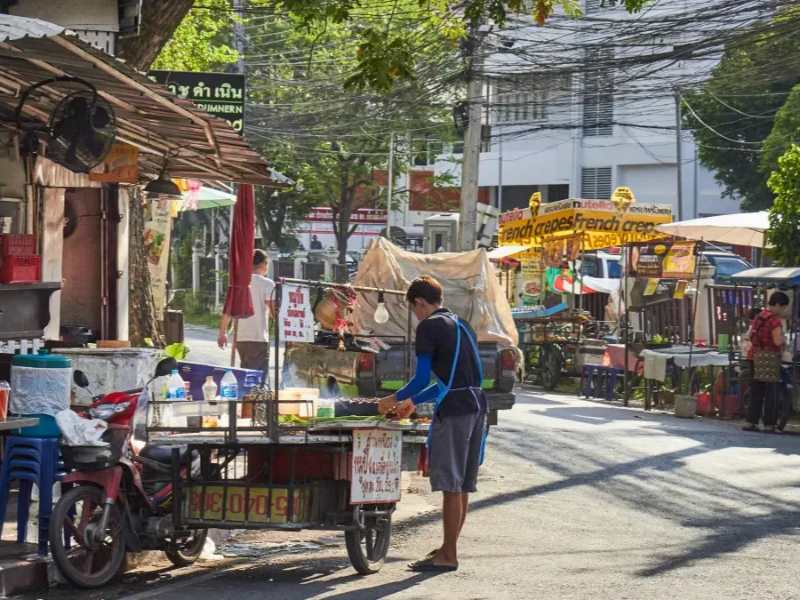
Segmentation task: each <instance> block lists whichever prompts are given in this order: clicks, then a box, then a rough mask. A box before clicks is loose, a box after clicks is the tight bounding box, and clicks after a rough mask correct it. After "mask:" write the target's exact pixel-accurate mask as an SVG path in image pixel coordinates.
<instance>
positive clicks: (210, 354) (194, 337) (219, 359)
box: [184, 325, 283, 366]
mask: <svg viewBox="0 0 800 600" xmlns="http://www.w3.org/2000/svg"><path fill="white" fill-rule="evenodd" d="M184 338H185V343H186V345H187V346H188V347H189V356H188V357H187V359H186V360H189V361H192V362H199V363H205V364H209V365H219V366H228V365H230V364H231V348H230V346H228V347H227V348H226V349H224V350H220V348H219V346H217V331H216V329H211V328H210V327H203V326H200V325H186V327H185V329H184ZM272 354H274V352H272V351H271V352H270V355H272ZM282 356H283V348H282V347H281V357H282ZM270 364H274V363H272V356H270ZM236 365H237V366H238V365H239V357H238V356H237V357H236Z"/></svg>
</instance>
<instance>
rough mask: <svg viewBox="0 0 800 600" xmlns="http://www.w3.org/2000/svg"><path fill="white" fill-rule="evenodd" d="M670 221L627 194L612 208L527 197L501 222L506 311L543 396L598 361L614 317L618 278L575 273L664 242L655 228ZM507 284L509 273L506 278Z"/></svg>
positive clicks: (664, 209) (661, 210) (665, 211)
mask: <svg viewBox="0 0 800 600" xmlns="http://www.w3.org/2000/svg"><path fill="white" fill-rule="evenodd" d="M671 220H672V214H671V209H670V207H669V206H660V205H645V204H636V203H635V201H634V198H633V194H632V193H631V191H630V190H629V189H627V188H618V189H617V190H616V191H615V192H614V194H613V196H612V199H611V200H587V199H569V200H563V201H560V202H553V203H547V204H542V202H541V196H540V195H539V194H534V195H533V196H531V199H530V202H529V206H528V208H526V209H515V210H513V211H510V212H508V213H505V214H503V215H501V217H500V233H499V243H500V247H499V248H498V249H497V253H496V256H497V257H498V260H508V259H511V258H513V259H516V260H518V261H519V262H520V268H519V269H516V270H515V272H516V274H517V281H515V282H514V284H513V285H512V284H511V283H509V282H506V286H505V287H506V289H509V290H513V297H512V298H510V301H511V302H512V305H514V306H517V307H518V308H519V310H518V311H516V313H515V315H514V316H515V321H516V322H517V325H518V328H519V333H520V340H521V343H520V347H521V349H522V350H523V353H524V354H525V357H526V361H525V362H526V369H525V370H526V373H527V378H528V379H529V380H533V381H535V382H538V383H541V384H543V385H544V386H545V387H546V388H547V389H553V388H555V387H556V386H557V385H558V380H559V379H560V377H561V375H572V376H574V375H580V374H581V372H582V370H583V367H584V366H585V365H586V364H593V363H594V362H597V361H598V357H601V356H602V346H603V339H604V338H605V337H606V336H607V335H608V334H610V333H613V332H614V331H615V329H616V328H617V325H618V323H617V322H618V319H619V312H620V290H621V284H622V281H621V279H620V277H619V273H618V272H617V273H614V274H612V273H609V272H606V271H605V270H604V271H603V272H598V273H595V275H589V274H586V273H582V271H585V269H582V268H581V265H582V260H583V258H584V257H585V256H587V254H588V253H590V252H592V253H596V252H597V251H598V250H601V249H610V248H618V247H620V246H623V245H624V244H626V243H630V242H642V241H649V240H654V239H658V238H661V237H664V234H662V233H659V232H657V231H656V229H655V228H656V226H657V225H658V224H661V223H668V222H670V221H671ZM506 276H508V273H506Z"/></svg>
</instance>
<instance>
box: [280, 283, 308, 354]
mask: <svg viewBox="0 0 800 600" xmlns="http://www.w3.org/2000/svg"><path fill="white" fill-rule="evenodd" d="M280 323H281V326H282V328H283V339H284V340H285V341H287V342H310V343H313V342H314V313H313V311H312V310H311V289H310V288H308V287H306V286H303V285H288V284H284V285H283V291H282V293H281V313H280Z"/></svg>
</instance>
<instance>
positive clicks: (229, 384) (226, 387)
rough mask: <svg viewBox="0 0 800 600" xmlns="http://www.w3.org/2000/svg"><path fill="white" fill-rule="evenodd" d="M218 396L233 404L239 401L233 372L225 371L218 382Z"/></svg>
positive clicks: (237, 387) (237, 385) (237, 386)
mask: <svg viewBox="0 0 800 600" xmlns="http://www.w3.org/2000/svg"><path fill="white" fill-rule="evenodd" d="M219 395H220V397H221V398H222V399H223V400H227V401H228V402H235V401H236V400H238V399H239V382H238V381H237V380H236V375H234V374H233V371H225V375H223V376H222V379H221V380H220V382H219Z"/></svg>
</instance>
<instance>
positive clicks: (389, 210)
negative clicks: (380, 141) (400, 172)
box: [386, 133, 394, 240]
mask: <svg viewBox="0 0 800 600" xmlns="http://www.w3.org/2000/svg"><path fill="white" fill-rule="evenodd" d="M387 178H388V181H387V182H386V237H387V238H388V239H390V240H391V239H392V224H393V221H394V219H392V194H393V193H394V189H393V188H394V133H390V134H389V168H388V174H387Z"/></svg>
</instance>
